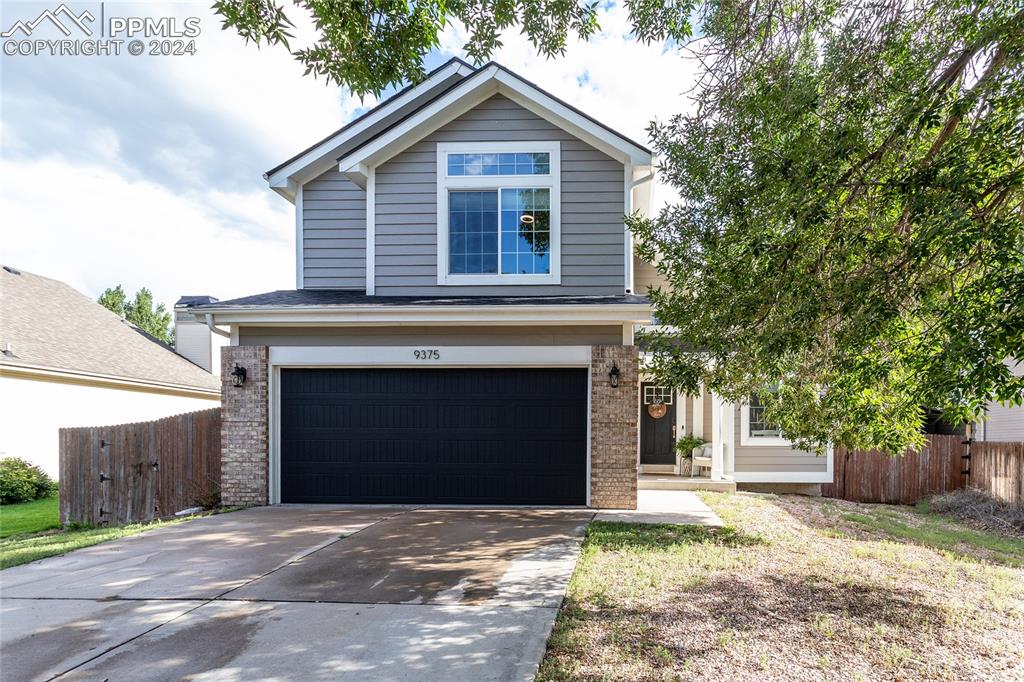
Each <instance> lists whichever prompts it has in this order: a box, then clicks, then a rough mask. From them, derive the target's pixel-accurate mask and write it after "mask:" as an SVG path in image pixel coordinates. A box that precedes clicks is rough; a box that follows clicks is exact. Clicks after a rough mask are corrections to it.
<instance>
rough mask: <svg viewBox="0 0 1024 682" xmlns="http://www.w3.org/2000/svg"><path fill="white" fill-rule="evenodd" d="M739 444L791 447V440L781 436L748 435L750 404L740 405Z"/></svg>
mask: <svg viewBox="0 0 1024 682" xmlns="http://www.w3.org/2000/svg"><path fill="white" fill-rule="evenodd" d="M740 445H742V446H744V447H747V446H754V447H756V446H761V445H763V446H765V447H772V448H792V447H793V442H792V441H791V440H789V439H787V438H783V437H782V436H751V435H750V404H749V403H743V404H742V405H740Z"/></svg>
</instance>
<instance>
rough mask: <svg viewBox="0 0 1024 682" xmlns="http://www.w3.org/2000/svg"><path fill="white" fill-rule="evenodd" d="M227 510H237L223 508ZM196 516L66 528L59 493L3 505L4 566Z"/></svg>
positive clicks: (0, 553)
mask: <svg viewBox="0 0 1024 682" xmlns="http://www.w3.org/2000/svg"><path fill="white" fill-rule="evenodd" d="M227 511H234V509H222V510H219V512H227ZM192 518H195V517H194V516H188V517H184V518H180V519H168V520H165V521H151V522H147V523H132V524H128V525H125V526H107V527H100V528H83V527H72V528H67V529H62V528H61V527H60V519H59V510H58V498H57V496H53V497H48V498H46V499H42V500H34V501H32V502H24V503H22V504H7V505H0V569H4V568H10V567H11V566H17V565H19V564H27V563H28V562H30V561H36V560H37V559H45V558H46V557H49V556H56V555H58V554H66V553H68V552H70V551H72V550H75V549H81V548H83V547H89V546H90V545H96V544H99V543H101V542H107V541H108V540H116V539H117V538H123V537H126V536H128V535H135V534H137V533H143V532H145V531H148V530H153V529H154V528H162V527H164V526H169V525H171V524H175V523H181V522H182V521H187V520H188V519H192Z"/></svg>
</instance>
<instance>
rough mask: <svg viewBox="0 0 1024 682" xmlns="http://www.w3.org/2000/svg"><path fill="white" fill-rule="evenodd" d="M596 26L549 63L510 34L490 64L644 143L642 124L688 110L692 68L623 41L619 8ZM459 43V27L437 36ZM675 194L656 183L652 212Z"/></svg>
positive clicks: (448, 46)
mask: <svg viewBox="0 0 1024 682" xmlns="http://www.w3.org/2000/svg"><path fill="white" fill-rule="evenodd" d="M598 21H599V23H600V25H601V32H600V33H599V34H598V35H596V36H594V37H593V38H592V39H591V40H590V41H588V42H584V41H580V40H576V41H572V42H571V43H570V45H569V46H568V47H567V49H566V53H565V55H563V56H560V57H556V58H554V59H550V60H549V59H546V58H544V57H543V56H540V55H538V54H537V52H536V50H535V49H534V48H533V46H532V45H531V44H530V42H529V40H528V39H527V38H526V37H525V36H524V35H522V34H521V33H520V32H519V31H518V30H514V31H508V32H506V33H505V34H503V35H502V41H503V43H504V45H503V47H502V48H501V49H499V50H498V51H497V52H496V53H495V54H494V55H493V57H492V59H493V60H494V61H496V62H498V63H500V64H502V65H503V66H505V67H507V68H509V69H511V70H512V71H515V72H516V73H518V74H519V75H520V76H522V77H524V78H526V79H527V80H530V81H532V82H534V83H536V84H537V85H539V86H540V87H541V88H543V89H545V90H547V91H549V92H551V93H552V94H554V95H555V96H557V97H559V98H561V99H563V100H565V101H566V102H568V103H569V104H571V105H573V106H575V107H576V108H578V109H580V110H582V111H585V112H587V113H588V114H590V115H591V116H593V117H594V118H596V119H598V120H600V121H601V122H602V123H605V124H606V125H609V126H611V127H612V128H614V129H615V130H617V131H619V132H620V133H622V134H624V135H627V136H628V137H631V138H633V139H635V140H637V141H639V142H643V143H645V144H649V142H650V141H649V139H648V137H647V132H646V128H647V125H648V123H650V122H651V121H652V120H662V121H666V120H668V118H669V117H670V116H672V115H673V114H678V113H688V112H690V111H692V109H693V103H692V101H691V100H690V98H689V96H688V92H689V91H690V89H691V88H692V87H693V84H694V82H695V78H696V74H697V71H698V68H699V65H698V64H697V63H696V61H695V60H694V59H692V58H689V57H686V56H684V55H683V53H682V52H680V51H677V50H675V49H666V47H665V46H664V45H662V44H657V43H652V44H650V45H645V44H643V43H641V42H639V41H636V40H633V39H632V38H630V37H629V32H630V24H629V13H628V11H627V9H626V8H625V7H624V6H623V5H622V4H618V3H617V4H614V5H610V6H607V7H603V8H601V9H599V10H598ZM465 42H466V34H465V29H464V28H463V27H462V26H460V25H459V24H458V23H455V24H452V25H451V26H450V27H449V28H448V29H447V30H446V31H445V33H444V36H443V37H442V41H441V51H442V52H444V53H446V54H452V55H459V54H461V49H462V46H463V45H464V44H465ZM675 196H676V194H675V191H674V190H673V189H672V188H670V187H667V186H662V185H658V186H657V187H656V189H655V192H654V203H655V207H658V206H660V205H661V204H662V203H664V202H666V201H671V200H672V199H673V198H674V197H675Z"/></svg>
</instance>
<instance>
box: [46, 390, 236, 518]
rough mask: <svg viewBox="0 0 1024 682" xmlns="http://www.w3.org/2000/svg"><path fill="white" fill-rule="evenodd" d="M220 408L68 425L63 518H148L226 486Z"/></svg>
mask: <svg viewBox="0 0 1024 682" xmlns="http://www.w3.org/2000/svg"><path fill="white" fill-rule="evenodd" d="M220 422H221V410H220V408H219V407H216V408H213V409H210V410H203V411H202V412H189V413H187V414H179V415H175V416H173V417H167V418H165V419H158V420H156V421H150V422H136V423H134V424H117V425H114V426H89V427H82V428H69V429H61V430H60V520H61V523H72V522H77V523H87V524H90V525H115V524H123V523H131V522H134V521H148V520H151V519H157V518H162V517H167V516H173V515H174V514H175V512H178V511H180V510H182V509H187V508H189V507H194V506H197V505H201V504H203V503H209V502H210V501H212V500H214V499H215V498H216V497H217V496H218V495H219V492H220Z"/></svg>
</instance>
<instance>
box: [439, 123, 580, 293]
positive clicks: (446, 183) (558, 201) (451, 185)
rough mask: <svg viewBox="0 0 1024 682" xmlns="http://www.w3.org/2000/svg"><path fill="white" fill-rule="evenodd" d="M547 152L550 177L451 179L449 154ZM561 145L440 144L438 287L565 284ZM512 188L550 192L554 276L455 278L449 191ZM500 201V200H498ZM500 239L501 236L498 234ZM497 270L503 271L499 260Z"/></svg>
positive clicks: (495, 176) (454, 177) (551, 253)
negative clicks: (451, 260) (450, 257)
mask: <svg viewBox="0 0 1024 682" xmlns="http://www.w3.org/2000/svg"><path fill="white" fill-rule="evenodd" d="M502 152H505V153H508V152H524V153H537V152H547V153H548V154H549V155H550V158H551V163H550V169H549V170H550V172H549V173H548V174H547V175H484V176H476V175H475V176H451V177H450V176H449V175H448V154H462V153H470V154H472V153H493V154H498V153H502ZM561 168H562V164H561V143H559V142H557V141H556V142H543V141H535V142H439V143H438V144H437V283H438V285H439V286H488V285H499V286H509V285H511V286H516V285H520V286H523V285H526V286H528V285H535V284H561V283H562V197H561V193H562V191H561V190H562V180H561V175H562V173H561ZM509 187H531V188H534V187H536V188H547V189H550V190H551V207H550V211H551V252H550V254H549V256H550V262H551V272H549V273H548V274H546V275H507V274H501V273H500V272H499V273H498V274H494V275H453V274H449V272H448V191H449V190H453V189H454V190H460V189H479V190H483V189H494V190H500V189H503V188H509ZM499 201H500V196H499ZM499 239H500V234H499ZM498 269H499V270H500V269H501V263H500V260H499V263H498Z"/></svg>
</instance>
